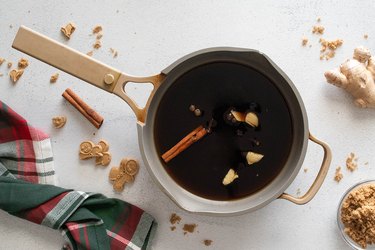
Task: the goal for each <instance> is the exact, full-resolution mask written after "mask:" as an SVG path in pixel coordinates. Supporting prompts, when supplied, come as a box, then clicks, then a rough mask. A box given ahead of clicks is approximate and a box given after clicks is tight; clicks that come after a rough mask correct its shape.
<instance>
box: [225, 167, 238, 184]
mask: <svg viewBox="0 0 375 250" xmlns="http://www.w3.org/2000/svg"><path fill="white" fill-rule="evenodd" d="M237 178H238V175H237V173H236V172H235V171H234V170H233V169H229V171H228V173H227V174H226V175H225V177H224V179H223V185H224V186H226V185H229V184H231V183H232V182H233V181H234V180H235V179H237Z"/></svg>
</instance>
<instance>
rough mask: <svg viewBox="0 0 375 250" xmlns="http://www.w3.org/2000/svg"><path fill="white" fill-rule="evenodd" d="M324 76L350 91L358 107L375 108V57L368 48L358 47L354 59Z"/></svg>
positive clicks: (328, 80)
mask: <svg viewBox="0 0 375 250" xmlns="http://www.w3.org/2000/svg"><path fill="white" fill-rule="evenodd" d="M324 76H325V77H326V79H327V82H328V83H331V84H333V85H335V86H337V87H340V88H343V89H345V90H346V91H347V92H348V93H350V94H351V95H352V96H353V97H354V103H355V104H356V105H357V106H358V107H361V108H367V107H370V108H375V82H374V79H375V59H374V58H372V56H371V54H370V51H369V50H368V49H367V48H365V47H362V46H360V47H357V48H356V49H355V50H354V54H353V59H348V60H346V61H345V62H344V63H342V64H341V65H340V67H339V68H336V69H333V70H329V71H327V72H325V73H324Z"/></svg>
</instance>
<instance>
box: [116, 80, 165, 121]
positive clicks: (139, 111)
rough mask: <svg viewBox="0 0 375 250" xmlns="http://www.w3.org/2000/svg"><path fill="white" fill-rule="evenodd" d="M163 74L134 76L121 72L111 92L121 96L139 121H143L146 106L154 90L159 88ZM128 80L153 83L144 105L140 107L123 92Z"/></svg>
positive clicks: (148, 104)
mask: <svg viewBox="0 0 375 250" xmlns="http://www.w3.org/2000/svg"><path fill="white" fill-rule="evenodd" d="M164 76H165V75H164V74H158V75H154V76H149V77H134V76H129V75H124V74H121V75H120V77H119V79H118V81H117V83H116V86H114V88H113V93H114V94H116V95H118V96H119V97H121V98H122V99H123V100H124V101H126V103H127V104H128V105H129V106H130V107H131V109H132V110H133V111H134V113H135V115H136V117H137V120H138V121H139V122H142V123H144V122H145V119H146V115H147V110H148V107H149V106H150V102H151V99H152V97H153V96H154V94H155V92H156V90H157V89H158V88H159V86H160V84H161V82H162V80H163V78H164ZM128 82H135V83H141V84H142V83H151V84H152V85H153V87H154V88H153V89H152V91H151V94H150V96H149V97H148V100H147V102H146V105H145V106H144V107H143V108H141V107H139V106H138V105H137V103H136V102H135V101H134V100H133V99H131V98H130V96H129V95H128V94H127V93H126V92H125V86H126V84H127V83H128Z"/></svg>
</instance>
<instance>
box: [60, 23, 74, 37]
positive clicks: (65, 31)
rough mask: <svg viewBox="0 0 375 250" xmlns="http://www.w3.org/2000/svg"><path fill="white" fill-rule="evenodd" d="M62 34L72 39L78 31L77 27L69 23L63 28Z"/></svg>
mask: <svg viewBox="0 0 375 250" xmlns="http://www.w3.org/2000/svg"><path fill="white" fill-rule="evenodd" d="M60 30H61V32H62V33H63V34H64V35H65V36H66V37H67V38H68V39H70V36H71V35H72V34H73V32H74V31H75V30H76V26H75V24H74V23H68V24H67V25H66V26H65V27H61V29H60Z"/></svg>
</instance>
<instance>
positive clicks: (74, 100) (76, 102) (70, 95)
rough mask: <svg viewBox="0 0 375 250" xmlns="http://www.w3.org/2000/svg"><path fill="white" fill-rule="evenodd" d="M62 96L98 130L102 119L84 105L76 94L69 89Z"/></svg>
mask: <svg viewBox="0 0 375 250" xmlns="http://www.w3.org/2000/svg"><path fill="white" fill-rule="evenodd" d="M62 96H63V97H64V98H65V99H66V100H67V101H68V102H69V103H70V104H72V105H73V107H75V108H76V109H77V110H78V111H79V112H80V113H81V114H82V115H83V116H84V117H86V119H87V120H89V121H90V122H91V123H92V124H93V125H94V126H95V127H96V128H100V126H101V125H102V124H103V121H104V118H103V117H102V116H101V115H99V114H98V113H97V112H96V111H95V110H94V109H92V108H91V107H90V106H89V105H88V104H87V103H85V102H84V101H83V100H82V99H81V98H80V97H79V96H78V95H77V94H76V93H74V92H73V90H71V89H70V88H67V89H66V90H65V91H64V93H63V94H62Z"/></svg>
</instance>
